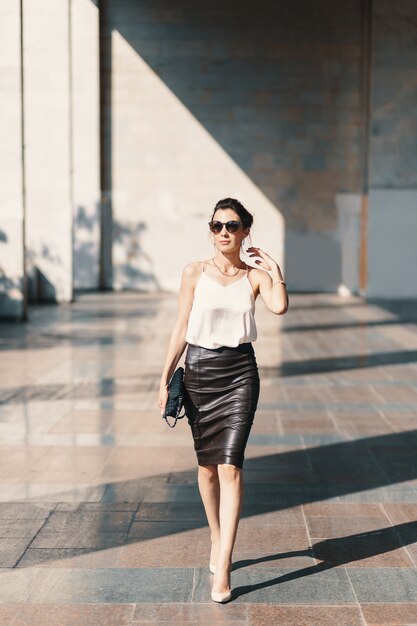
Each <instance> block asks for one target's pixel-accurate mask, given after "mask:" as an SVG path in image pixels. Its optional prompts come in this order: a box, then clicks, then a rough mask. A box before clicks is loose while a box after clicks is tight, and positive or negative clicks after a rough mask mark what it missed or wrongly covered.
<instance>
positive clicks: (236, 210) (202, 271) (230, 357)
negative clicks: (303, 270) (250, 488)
mask: <svg viewBox="0 0 417 626" xmlns="http://www.w3.org/2000/svg"><path fill="white" fill-rule="evenodd" d="M252 222H253V217H252V215H251V214H250V213H249V211H247V210H246V209H245V207H244V206H243V205H242V204H241V203H240V202H239V201H238V200H235V199H233V198H225V199H224V200H220V201H219V202H218V203H217V204H216V206H215V208H214V211H213V215H212V217H211V220H210V222H209V226H210V231H211V237H212V239H213V242H214V246H215V250H216V253H215V256H214V257H213V258H212V259H209V260H207V261H197V262H194V263H190V264H188V265H187V266H186V267H185V268H184V270H183V274H182V281H181V288H180V293H179V306H178V319H177V321H176V324H175V327H174V330H173V332H172V335H171V338H170V342H169V347H168V353H167V357H166V361H165V367H164V370H163V373H162V377H161V385H160V390H159V398H158V405H159V408H160V410H161V412H162V413H163V412H164V409H165V405H166V401H167V395H168V391H167V390H168V381H169V380H170V378H171V376H172V374H173V372H174V371H175V369H176V366H177V363H178V361H179V359H180V358H181V355H182V354H183V352H184V349H185V347H186V345H187V344H188V347H187V352H186V356H185V373H184V383H185V387H186V391H187V398H186V399H185V409H186V414H187V418H188V422H189V424H190V427H191V431H192V435H193V439H194V448H195V450H196V455H197V460H198V486H199V490H200V494H201V498H202V501H203V504H204V508H205V512H206V515H207V521H208V524H209V527H210V533H211V553H210V563H209V567H210V571H211V572H212V573H213V574H214V580H213V588H212V594H211V597H212V599H213V600H214V601H216V602H227V601H228V600H230V598H231V588H230V570H231V563H232V551H233V546H234V543H235V538H236V533H237V528H238V524H239V518H240V512H241V507H242V495H243V480H242V466H243V459H244V451H245V446H246V442H247V439H248V436H249V432H250V429H251V426H252V422H253V419H254V415H255V411H256V407H257V403H258V398H259V375H258V368H257V364H256V358H255V353H254V350H253V346H252V343H251V342H252V341H255V339H256V336H257V331H256V325H255V319H254V312H255V300H256V298H257V296H258V294H261V296H262V299H263V300H264V302H265V304H266V306H267V307H268V308H269V310H270V311H272V313H275V314H276V315H282V314H283V313H286V312H287V309H288V294H287V290H286V285H285V281H284V280H283V277H282V273H281V270H280V268H279V266H278V264H277V263H276V262H275V261H274V260H273V259H272V257H271V256H270V255H269V254H267V253H266V252H264V251H262V250H261V249H260V248H255V247H248V248H246V251H247V253H248V256H250V257H260V258H257V259H256V260H255V261H254V262H255V264H257V265H258V266H259V267H260V268H262V269H257V268H255V267H250V266H248V265H246V264H245V263H244V262H243V261H242V260H241V258H240V249H241V248H242V247H243V240H244V239H245V238H246V237H248V236H249V233H250V228H251V226H252ZM264 270H266V271H264ZM268 271H269V272H271V276H272V278H271V276H270V275H269V274H268Z"/></svg>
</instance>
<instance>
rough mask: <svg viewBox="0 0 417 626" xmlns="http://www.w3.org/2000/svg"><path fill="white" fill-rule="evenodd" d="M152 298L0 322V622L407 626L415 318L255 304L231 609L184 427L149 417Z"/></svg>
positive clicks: (412, 606) (118, 297)
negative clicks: (220, 594)
mask: <svg viewBox="0 0 417 626" xmlns="http://www.w3.org/2000/svg"><path fill="white" fill-rule="evenodd" d="M176 304H177V299H176V296H172V295H167V294H158V295H155V294H151V295H148V294H100V295H98V294H88V295H83V296H81V297H79V298H78V300H77V302H75V303H74V304H72V305H62V306H59V307H53V306H51V307H47V306H42V307H34V308H33V310H32V312H31V322H30V323H28V324H27V325H18V324H3V325H1V326H0V353H1V360H0V626H1V625H2V624H4V625H6V624H7V626H9V625H11V626H13V625H14V626H19V625H24V624H28V625H29V624H30V625H31V626H35V625H37V624H39V625H41V624H42V626H44V624H46V623H48V624H49V623H50V624H61V623H62V624H77V626H80V625H84V624H85V625H87V624H88V625H89V626H90V624H91V623H99V624H103V625H105V624H106V625H108V624H112V625H113V624H114V625H115V626H116V625H117V626H124V625H125V624H145V623H146V624H150V623H153V624H164V623H166V624H168V623H169V624H171V623H177V624H193V625H197V624H205V625H207V624H210V625H211V624H213V625H214V624H225V625H226V624H230V625H232V624H236V625H237V624H246V625H250V624H256V626H262V625H264V624H265V625H270V624H275V623H279V624H283V625H285V626H290V625H297V626H299V625H301V624H302V625H307V626H313V625H314V626H315V625H317V624H329V625H333V624H338V626H345V625H346V626H355V625H358V626H359V625H361V626H363V625H364V624H369V625H371V624H374V625H377V624H380V625H382V624H388V623H390V624H392V623H395V624H403V625H405V624H413V623H414V624H417V521H416V520H417V461H416V459H417V307H416V303H415V302H409V303H407V302H405V301H403V302H401V303H399V302H377V301H374V302H368V303H366V302H365V301H363V300H362V299H361V298H356V297H352V298H347V299H342V298H339V297H338V296H336V295H332V294H315V295H303V294H298V295H293V296H292V297H291V306H290V309H289V312H288V313H287V315H285V316H274V315H272V314H271V313H269V312H268V311H267V310H266V309H265V307H264V305H263V303H262V301H260V300H258V301H257V313H256V315H257V323H258V340H257V341H256V342H255V343H254V348H255V352H256V357H257V362H258V366H259V372H260V376H261V394H260V399H259V405H258V411H257V414H256V418H255V423H254V427H253V430H252V433H251V437H250V439H249V444H248V448H247V451H246V459H245V465H244V476H245V483H246V485H245V501H244V506H243V510H242V519H241V523H240V526H239V532H238V537H237V540H236V547H235V553H234V565H233V572H232V585H233V602H231V603H229V604H228V605H225V606H218V605H216V604H214V603H213V602H211V600H210V582H211V579H210V575H209V573H208V569H207V563H208V556H209V533H208V527H207V524H206V522H205V515H204V510H203V507H202V504H201V500H200V497H199V493H198V488H197V482H196V478H197V471H196V459H195V455H194V449H193V446H192V440H191V433H190V432H189V430H188V424H187V423H186V422H179V424H178V425H177V427H176V428H175V429H174V430H171V429H168V428H167V426H166V424H165V423H164V422H163V421H162V420H161V418H160V414H159V410H158V408H157V405H156V401H157V391H158V386H159V377H160V373H161V368H162V366H163V362H164V358H165V350H166V348H167V343H168V337H169V334H170V331H171V327H172V320H173V316H174V315H175V311H176Z"/></svg>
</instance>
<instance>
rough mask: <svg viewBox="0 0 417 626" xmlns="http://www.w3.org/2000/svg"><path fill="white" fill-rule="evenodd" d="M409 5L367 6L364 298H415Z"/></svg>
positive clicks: (416, 217)
mask: <svg viewBox="0 0 417 626" xmlns="http://www.w3.org/2000/svg"><path fill="white" fill-rule="evenodd" d="M416 15H417V5H416V2H415V1H414V0H401V2H395V3H392V2H389V0H378V1H377V2H376V3H375V15H374V36H373V97H372V134H371V146H370V147H371V150H370V202H369V239H368V246H369V253H368V259H369V264H368V289H367V295H369V296H374V297H417V70H416V68H417V21H416Z"/></svg>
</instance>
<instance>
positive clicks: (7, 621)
mask: <svg viewBox="0 0 417 626" xmlns="http://www.w3.org/2000/svg"><path fill="white" fill-rule="evenodd" d="M20 610H21V606H20V605H19V604H0V626H12V624H13V623H15V624H16V622H14V619H15V617H16V616H17V614H18V613H19V611H20Z"/></svg>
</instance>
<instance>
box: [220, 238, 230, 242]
mask: <svg viewBox="0 0 417 626" xmlns="http://www.w3.org/2000/svg"><path fill="white" fill-rule="evenodd" d="M229 241H230V240H229V239H224V240H223V241H221V240H220V243H229Z"/></svg>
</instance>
